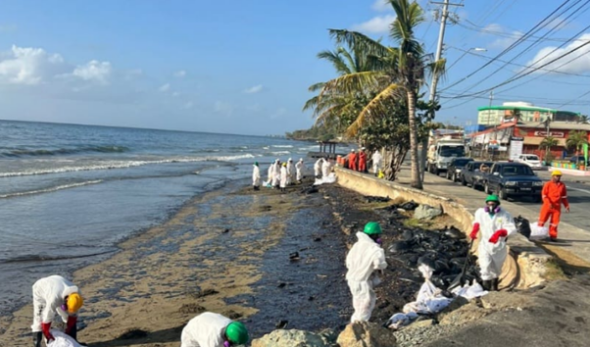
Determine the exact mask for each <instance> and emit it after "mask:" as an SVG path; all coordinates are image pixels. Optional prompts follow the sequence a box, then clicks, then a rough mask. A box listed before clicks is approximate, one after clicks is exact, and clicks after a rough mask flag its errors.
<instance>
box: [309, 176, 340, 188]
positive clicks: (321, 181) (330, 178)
mask: <svg viewBox="0 0 590 347" xmlns="http://www.w3.org/2000/svg"><path fill="white" fill-rule="evenodd" d="M334 182H336V175H335V174H334V173H331V174H329V175H328V176H327V177H323V176H322V178H316V180H315V182H314V184H313V185H314V186H319V185H322V184H332V183H334Z"/></svg>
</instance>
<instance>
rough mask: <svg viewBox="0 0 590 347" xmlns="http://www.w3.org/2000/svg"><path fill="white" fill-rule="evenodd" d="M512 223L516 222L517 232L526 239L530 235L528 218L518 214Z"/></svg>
mask: <svg viewBox="0 0 590 347" xmlns="http://www.w3.org/2000/svg"><path fill="white" fill-rule="evenodd" d="M514 224H516V231H517V232H518V233H519V234H521V235H523V236H524V237H526V238H527V239H528V238H530V237H531V223H529V220H528V219H526V218H524V217H522V216H518V217H516V218H514Z"/></svg>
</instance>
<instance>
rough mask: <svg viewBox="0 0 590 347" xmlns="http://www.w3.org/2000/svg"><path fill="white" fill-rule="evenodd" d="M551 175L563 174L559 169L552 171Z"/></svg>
mask: <svg viewBox="0 0 590 347" xmlns="http://www.w3.org/2000/svg"><path fill="white" fill-rule="evenodd" d="M551 176H561V171H559V170H553V171H552V172H551Z"/></svg>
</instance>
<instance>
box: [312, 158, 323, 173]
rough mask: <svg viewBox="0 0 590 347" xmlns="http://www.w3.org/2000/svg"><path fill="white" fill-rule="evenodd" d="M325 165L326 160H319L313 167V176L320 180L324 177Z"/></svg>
mask: <svg viewBox="0 0 590 347" xmlns="http://www.w3.org/2000/svg"><path fill="white" fill-rule="evenodd" d="M323 164H324V158H320V159H318V160H317V161H316V162H315V164H314V165H313V174H314V176H315V178H320V176H321V175H322V165H323Z"/></svg>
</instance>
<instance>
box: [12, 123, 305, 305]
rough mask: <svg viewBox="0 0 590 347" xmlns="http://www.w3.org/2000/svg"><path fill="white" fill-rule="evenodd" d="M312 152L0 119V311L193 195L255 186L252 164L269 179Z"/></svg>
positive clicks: (299, 146) (267, 141)
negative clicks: (273, 170) (279, 165)
mask: <svg viewBox="0 0 590 347" xmlns="http://www.w3.org/2000/svg"><path fill="white" fill-rule="evenodd" d="M311 150H317V146H316V145H315V144H313V143H309V142H297V141H291V140H286V139H281V138H271V137H259V136H241V135H223V134H209V133H198V132H181V131H164V130H150V129H133V128H115V127H101V126H86V125H69V124H52V123H34V122H18V121H1V120H0V239H1V240H2V242H0V292H1V293H3V294H2V296H1V297H0V315H2V314H6V313H8V312H10V311H12V310H14V309H15V308H17V307H18V306H21V305H23V304H25V303H27V302H30V300H31V285H32V284H33V283H34V282H35V281H36V280H37V279H39V278H41V277H44V276H48V275H51V274H62V275H67V274H70V273H72V272H73V271H74V270H75V269H77V268H80V267H82V266H85V265H89V264H91V263H94V262H97V261H100V260H101V259H105V258H106V257H108V256H110V255H112V254H114V253H115V252H117V250H118V248H117V244H118V243H119V242H121V241H123V240H125V239H127V238H129V237H132V236H133V235H135V234H137V233H139V232H141V231H142V230H146V229H147V228H149V227H152V226H155V225H158V224H161V223H163V222H164V221H166V220H167V219H168V218H170V216H171V215H173V214H174V212H175V211H177V210H178V209H179V208H180V207H181V206H182V205H183V204H184V203H185V202H187V201H188V200H189V199H191V198H192V197H194V196H196V195H199V194H202V193H204V192H207V191H211V190H214V189H219V188H221V187H223V186H225V185H226V184H228V183H231V182H234V183H241V181H243V184H244V185H246V184H251V183H250V177H251V174H252V164H253V162H254V161H258V162H259V163H260V168H261V174H262V176H263V179H265V178H266V171H267V168H268V165H269V164H270V163H271V162H272V161H274V159H275V158H281V160H286V159H288V158H290V157H291V158H293V160H294V161H297V160H299V158H301V157H305V156H306V154H307V153H308V152H309V151H311ZM312 166H313V163H312V162H311V161H310V160H307V169H308V170H311V169H312ZM240 180H241V181H240Z"/></svg>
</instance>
